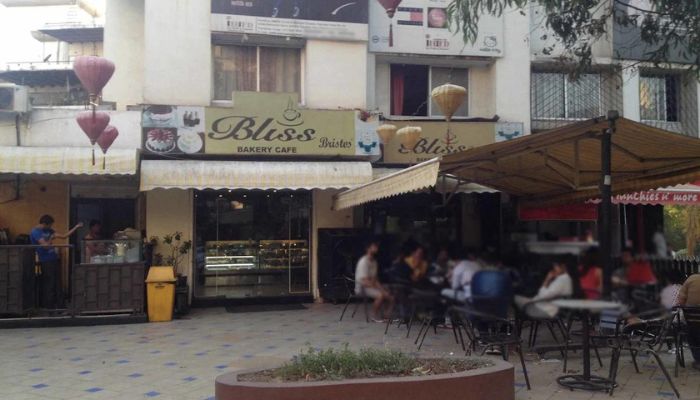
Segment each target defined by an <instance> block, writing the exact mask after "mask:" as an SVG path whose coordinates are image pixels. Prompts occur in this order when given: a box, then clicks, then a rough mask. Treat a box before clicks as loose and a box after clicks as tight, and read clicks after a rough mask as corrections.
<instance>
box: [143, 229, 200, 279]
mask: <svg viewBox="0 0 700 400" xmlns="http://www.w3.org/2000/svg"><path fill="white" fill-rule="evenodd" d="M149 242H150V243H151V244H152V245H153V246H154V247H157V248H158V250H162V251H163V252H162V253H161V252H157V253H156V254H154V255H153V265H165V266H172V267H173V269H174V272H175V276H176V277H177V286H178V287H184V286H187V275H183V271H182V270H181V268H182V262H183V261H184V260H185V257H187V255H188V254H189V252H190V250H192V241H191V240H182V232H173V233H169V234H167V235H163V238H162V239H161V238H159V237H158V236H151V238H150V240H149Z"/></svg>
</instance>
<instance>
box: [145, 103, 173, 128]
mask: <svg viewBox="0 0 700 400" xmlns="http://www.w3.org/2000/svg"><path fill="white" fill-rule="evenodd" d="M175 123H176V121H175V108H174V107H173V106H164V105H153V106H148V107H147V108H146V110H145V111H144V113H143V124H144V126H163V127H170V126H171V125H173V127H174V124H175Z"/></svg>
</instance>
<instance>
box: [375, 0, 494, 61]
mask: <svg viewBox="0 0 700 400" xmlns="http://www.w3.org/2000/svg"><path fill="white" fill-rule="evenodd" d="M395 3H398V6H395ZM450 3H452V0H403V1H400V2H399V1H394V2H393V3H392V2H389V1H380V0H369V49H370V51H372V52H379V53H413V54H433V55H435V54H438V55H453V56H455V55H460V56H482V57H483V56H486V57H500V56H502V55H503V18H502V17H495V16H491V15H482V16H481V17H480V19H479V33H478V37H477V39H476V41H475V42H474V43H465V42H464V39H463V35H462V33H461V32H456V31H452V30H450V27H449V24H448V16H447V7H448V6H449V5H450ZM383 4H384V5H387V7H385V6H384V5H383ZM392 6H394V7H395V9H393V8H392ZM392 10H394V12H393V15H392Z"/></svg>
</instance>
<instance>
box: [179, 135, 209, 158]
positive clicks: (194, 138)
mask: <svg viewBox="0 0 700 400" xmlns="http://www.w3.org/2000/svg"><path fill="white" fill-rule="evenodd" d="M179 133H180V137H179V138H178V139H177V147H179V148H180V150H181V151H182V152H183V153H187V154H193V153H199V151H201V150H202V146H204V141H203V140H202V137H201V136H200V135H199V133H197V132H196V131H194V130H191V129H180V130H179Z"/></svg>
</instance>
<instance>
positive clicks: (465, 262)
mask: <svg viewBox="0 0 700 400" xmlns="http://www.w3.org/2000/svg"><path fill="white" fill-rule="evenodd" d="M460 258H461V260H460V261H459V262H458V263H457V265H456V266H455V268H454V270H453V271H452V274H451V275H450V277H449V278H450V288H449V289H443V290H442V292H441V294H442V295H443V296H445V297H449V298H451V299H454V300H458V301H462V302H463V301H466V300H467V299H468V298H469V297H471V283H472V277H473V276H474V274H475V273H477V272H478V271H479V270H481V264H479V262H478V261H477V259H476V255H475V254H474V253H469V254H468V255H467V256H466V257H463V258H462V257H460Z"/></svg>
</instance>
